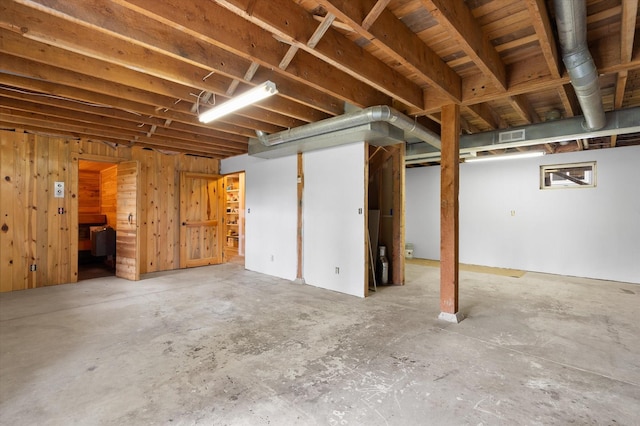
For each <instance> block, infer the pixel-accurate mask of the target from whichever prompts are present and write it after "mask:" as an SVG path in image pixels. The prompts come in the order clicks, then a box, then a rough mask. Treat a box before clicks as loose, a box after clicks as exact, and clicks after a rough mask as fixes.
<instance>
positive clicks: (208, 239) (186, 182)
mask: <svg viewBox="0 0 640 426" xmlns="http://www.w3.org/2000/svg"><path fill="white" fill-rule="evenodd" d="M222 194H223V190H222V177H221V176H217V175H209V174H202V173H189V172H183V173H181V174H180V267H181V268H190V267H193V266H203V265H216V264H219V263H222V238H223V235H222V229H223V226H222V225H223V221H222V219H221V218H222V217H223V211H222V210H223V204H224V203H223V199H222Z"/></svg>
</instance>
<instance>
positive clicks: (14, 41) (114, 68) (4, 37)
mask: <svg viewBox="0 0 640 426" xmlns="http://www.w3.org/2000/svg"><path fill="white" fill-rule="evenodd" d="M36 46H37V47H38V48H37V49H34V48H33V47H34V42H33V41H30V40H28V39H26V38H25V37H22V36H20V35H18V34H15V33H12V32H8V31H4V30H1V29H0V52H4V53H7V54H10V55H14V56H16V57H18V56H21V57H22V58H23V59H27V60H33V61H36V62H40V63H42V64H47V65H51V66H52V67H56V68H57V69H58V70H55V71H53V74H51V75H48V74H45V73H44V72H43V71H42V70H39V69H38V67H37V66H36V67H34V69H33V70H32V71H30V74H28V75H31V76H34V74H33V72H37V73H38V74H37V75H38V76H41V77H42V78H44V79H46V80H50V79H52V78H53V77H54V75H58V76H59V77H60V78H62V79H63V80H62V81H67V82H68V81H69V76H66V75H65V74H66V72H65V71H64V68H67V67H68V66H69V64H74V66H73V70H74V75H75V76H77V78H76V80H78V81H80V80H82V82H83V84H85V85H83V86H82V87H84V88H87V85H86V84H90V82H94V83H95V84H99V85H100V86H101V89H100V90H102V92H103V93H107V94H111V93H117V91H116V89H118V88H121V90H122V93H123V96H133V94H138V96H139V97H138V99H136V101H143V102H147V103H149V104H150V105H154V106H165V107H167V108H171V109H175V107H174V106H172V104H173V102H175V100H176V99H180V100H185V101H189V102H191V100H192V99H193V96H192V95H191V93H192V92H193V91H192V89H191V88H190V87H188V86H185V85H181V84H178V83H173V82H170V81H166V80H163V79H161V78H159V77H155V76H149V75H145V74H143V73H140V72H137V71H133V70H131V69H129V68H126V67H123V66H119V65H114V64H110V63H107V62H104V61H102V60H99V59H92V58H86V57H83V56H82V55H80V54H78V53H75V52H69V51H66V50H64V49H60V48H56V47H53V46H49V45H47V44H44V43H42V44H39V43H37V42H36ZM5 61H7V66H10V65H13V66H15V67H16V68H18V67H23V68H24V66H23V64H20V63H19V61H16V60H14V59H10V58H5ZM16 68H14V70H16V71H17V69H16ZM80 74H82V75H85V76H87V77H80V76H79V75H80ZM98 79H100V80H101V81H99V82H98ZM107 81H111V82H114V83H119V84H120V86H119V85H118V84H116V85H114V87H113V90H111V89H110V88H109V87H108V86H109V85H108V84H107V83H106V82H107ZM125 87H126V88H125ZM129 88H135V89H129ZM105 91H106V92H105ZM145 92H148V94H145ZM151 93H155V94H157V95H162V96H167V97H170V98H173V99H174V100H173V101H171V102H168V101H167V100H166V99H162V98H160V97H155V98H154V97H152V96H150V94H151ZM196 93H197V92H196ZM194 95H195V94H194ZM130 99H132V98H130ZM144 99H148V101H145V100H144ZM223 99H224V98H223ZM160 102H164V103H160ZM242 112H243V115H244V116H245V117H246V118H243V117H242V116H241V115H238V116H235V117H227V118H225V120H224V121H227V122H230V123H232V124H237V125H242V126H244V127H247V128H248V129H252V128H254V126H261V127H262V126H265V125H267V124H266V123H268V122H271V123H277V124H279V125H280V126H282V127H295V126H298V125H300V124H304V123H305V122H302V121H300V120H296V119H293V118H290V117H286V116H283V115H279V114H276V113H274V112H271V111H268V110H264V109H257V108H250V109H246V110H244V111H242ZM267 126H269V125H267ZM269 127H271V130H266V129H264V130H263V131H265V132H273V131H278V130H277V128H276V127H275V126H269Z"/></svg>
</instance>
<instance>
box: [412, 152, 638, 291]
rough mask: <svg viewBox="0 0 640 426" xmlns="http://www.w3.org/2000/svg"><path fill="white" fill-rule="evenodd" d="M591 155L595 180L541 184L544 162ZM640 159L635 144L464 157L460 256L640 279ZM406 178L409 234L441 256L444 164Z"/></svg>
mask: <svg viewBox="0 0 640 426" xmlns="http://www.w3.org/2000/svg"><path fill="white" fill-rule="evenodd" d="M586 161H596V162H597V187H596V188H590V189H555V190H540V189H539V179H540V178H539V167H540V165H543V164H562V163H575V162H586ZM639 164H640V147H638V146H634V147H619V148H615V149H603V150H595V151H581V152H575V153H565V154H555V155H547V156H544V157H539V158H535V159H521V160H509V161H501V162H488V163H467V164H461V165H460V197H459V199H460V262H463V263H470V264H478V265H487V266H498V267H506V268H517V269H524V270H529V271H538V272H546V273H553V274H561V275H572V276H581V277H588V278H599V279H607V280H614V281H625V282H632V283H638V284H640V189H639V188H640V167H639ZM406 181H407V184H406V185H407V186H406V190H407V191H406V199H407V204H406V235H407V237H406V239H407V242H410V243H413V244H414V256H416V257H421V258H428V259H439V257H440V253H439V239H440V231H439V227H440V218H439V215H440V209H439V206H440V202H439V197H440V195H439V193H440V169H439V167H428V168H414V169H408V170H407V174H406ZM511 211H513V212H514V215H512V214H511Z"/></svg>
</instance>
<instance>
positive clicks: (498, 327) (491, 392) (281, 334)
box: [0, 265, 640, 425]
mask: <svg viewBox="0 0 640 426" xmlns="http://www.w3.org/2000/svg"><path fill="white" fill-rule="evenodd" d="M438 275H439V271H438V269H437V268H433V267H425V266H419V265H407V285H406V286H404V287H385V288H382V289H380V290H379V291H378V292H377V293H375V294H374V295H373V296H371V297H369V298H367V299H358V298H354V297H351V296H345V295H341V294H338V293H333V292H330V291H326V290H320V289H317V288H314V287H310V286H305V285H299V284H294V283H291V282H288V281H285V280H280V279H276V278H271V277H267V276H265V275H261V274H257V273H253V272H247V271H244V270H243V269H242V268H241V267H240V266H238V265H223V266H214V267H203V268H196V269H192V270H182V271H172V272H168V273H156V274H151V275H147V276H145V277H144V279H143V280H142V281H140V282H137V283H133V282H128V281H124V280H118V279H115V278H98V279H94V280H88V281H84V282H82V283H81V284H77V285H64V286H56V287H48V288H41V289H36V290H28V291H23V292H16V293H5V294H2V295H0V308H1V309H0V346H1V347H0V424H2V425H151V424H153V425H156V424H157V425H196V424H197V425H242V424H245V425H267V424H273V425H387V424H389V425H429V424H434V425H467V424H468V425H494V424H498V425H516V424H517V425H526V424H531V425H542V424H544V425H547V424H561V425H566V424H579V425H589V424H597V425H638V424H640V338H639V336H640V333H639V331H640V326H639V325H638V307H639V306H640V286H637V285H632V284H624V283H616V282H604V281H595V280H585V279H577V278H569V277H560V276H553V275H543V274H534V273H527V274H525V276H524V277H522V278H511V277H503V276H496V275H490V274H480V273H472V272H461V275H460V276H461V297H460V300H461V306H462V309H461V310H462V312H464V314H465V315H466V316H467V319H465V320H464V321H463V322H462V323H460V324H457V325H456V324H449V323H444V322H440V321H438V320H437V316H438V313H439V310H438V286H439V284H438Z"/></svg>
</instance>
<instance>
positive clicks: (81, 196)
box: [78, 170, 101, 214]
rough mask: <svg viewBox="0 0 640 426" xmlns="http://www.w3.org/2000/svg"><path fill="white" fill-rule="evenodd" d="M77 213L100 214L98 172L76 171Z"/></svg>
mask: <svg viewBox="0 0 640 426" xmlns="http://www.w3.org/2000/svg"><path fill="white" fill-rule="evenodd" d="M78 176H79V179H78V213H79V214H100V186H101V185H100V172H98V171H94V170H79V171H78Z"/></svg>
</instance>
